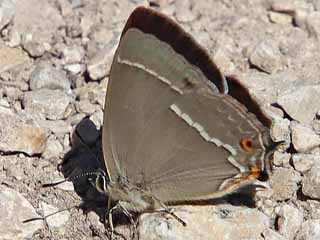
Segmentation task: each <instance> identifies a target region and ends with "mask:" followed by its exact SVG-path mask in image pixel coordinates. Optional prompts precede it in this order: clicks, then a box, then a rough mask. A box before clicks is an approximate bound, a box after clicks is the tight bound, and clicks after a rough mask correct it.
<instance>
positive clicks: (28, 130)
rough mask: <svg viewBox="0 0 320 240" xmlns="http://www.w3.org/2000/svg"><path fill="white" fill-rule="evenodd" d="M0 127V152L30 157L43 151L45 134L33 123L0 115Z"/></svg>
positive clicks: (16, 117)
mask: <svg viewBox="0 0 320 240" xmlns="http://www.w3.org/2000/svg"><path fill="white" fill-rule="evenodd" d="M8 123H9V124H8ZM0 126H2V127H1V138H0V151H3V152H7V153H9V152H24V153H26V154H28V155H29V156H32V155H34V154H39V153H42V152H43V151H44V150H45V146H46V142H47V137H46V133H45V131H44V129H43V128H41V127H39V126H38V125H37V124H36V123H35V122H32V121H28V122H26V121H25V120H24V119H22V118H21V117H19V116H17V115H11V114H5V113H0Z"/></svg>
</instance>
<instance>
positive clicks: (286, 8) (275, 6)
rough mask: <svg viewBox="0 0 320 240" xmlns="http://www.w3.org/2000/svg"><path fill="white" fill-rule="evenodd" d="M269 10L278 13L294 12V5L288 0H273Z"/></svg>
mask: <svg viewBox="0 0 320 240" xmlns="http://www.w3.org/2000/svg"><path fill="white" fill-rule="evenodd" d="M271 10H272V11H275V12H279V13H287V14H292V13H294V12H295V10H296V7H295V6H294V5H293V3H292V2H291V1H290V0H289V1H288V0H281V1H279V0H275V1H273V3H272V4H271Z"/></svg>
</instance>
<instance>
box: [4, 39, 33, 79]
mask: <svg viewBox="0 0 320 240" xmlns="http://www.w3.org/2000/svg"><path fill="white" fill-rule="evenodd" d="M0 48H1V51H0V73H3V72H6V71H8V70H11V69H13V68H17V67H19V66H21V65H23V64H25V63H27V62H28V61H29V58H28V56H27V55H26V54H25V53H24V52H23V51H22V50H21V49H20V48H9V47H6V46H1V45H0Z"/></svg>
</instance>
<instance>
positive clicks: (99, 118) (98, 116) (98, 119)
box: [89, 109, 103, 129]
mask: <svg viewBox="0 0 320 240" xmlns="http://www.w3.org/2000/svg"><path fill="white" fill-rule="evenodd" d="M89 119H90V120H91V121H92V122H93V123H94V125H95V126H96V128H97V129H100V128H101V126H102V124H103V112H102V110H101V109H99V110H98V111H96V112H95V113H94V114H93V115H91V116H90V118H89Z"/></svg>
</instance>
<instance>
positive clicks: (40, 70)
mask: <svg viewBox="0 0 320 240" xmlns="http://www.w3.org/2000/svg"><path fill="white" fill-rule="evenodd" d="M70 87H71V83H70V81H69V80H68V78H67V76H66V74H65V73H64V72H63V71H61V70H59V69H57V68H54V67H53V66H52V65H50V64H44V63H40V64H38V65H37V66H36V68H35V69H34V70H33V72H32V73H31V76H30V88H31V89H32V90H35V89H41V88H47V89H60V90H63V91H66V92H69V91H71V89H70Z"/></svg>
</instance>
